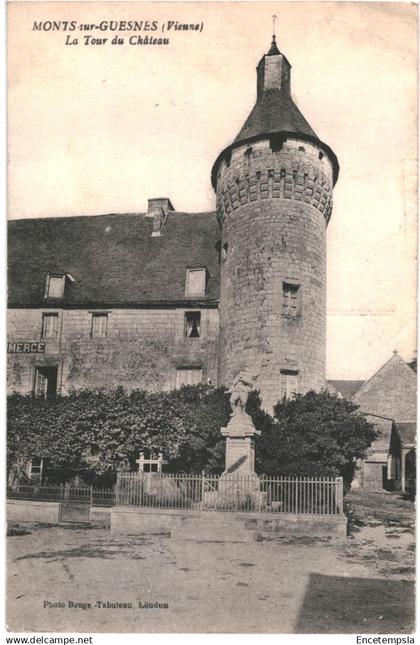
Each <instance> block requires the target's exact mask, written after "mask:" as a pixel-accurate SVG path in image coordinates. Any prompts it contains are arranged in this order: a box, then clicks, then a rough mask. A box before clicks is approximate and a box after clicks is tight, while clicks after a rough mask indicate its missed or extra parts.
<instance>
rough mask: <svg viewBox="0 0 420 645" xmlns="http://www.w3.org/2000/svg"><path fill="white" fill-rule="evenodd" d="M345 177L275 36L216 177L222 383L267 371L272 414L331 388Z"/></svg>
mask: <svg viewBox="0 0 420 645" xmlns="http://www.w3.org/2000/svg"><path fill="white" fill-rule="evenodd" d="M338 169H339V167H338V162H337V158H336V156H335V154H334V152H333V151H332V150H331V148H329V147H328V146H327V145H326V144H325V143H323V142H322V141H321V140H320V139H319V138H318V137H317V135H316V134H315V132H314V131H313V130H312V128H311V126H310V125H309V124H308V122H307V121H306V119H305V118H304V117H303V115H302V114H301V112H300V111H299V109H298V108H297V106H296V105H295V103H294V101H293V99H292V97H291V93H290V63H289V61H288V60H287V58H286V57H285V56H284V54H282V53H281V52H280V51H279V50H278V48H277V45H276V41H275V37H274V36H273V41H272V44H271V47H270V50H269V52H268V54H266V55H265V56H263V57H262V59H261V60H260V62H259V64H258V67H257V101H256V104H255V106H254V108H253V110H252V111H251V113H250V115H249V117H248V118H247V120H246V121H245V124H244V126H243V127H242V129H241V130H240V132H239V134H238V136H237V137H236V139H235V140H234V141H233V143H232V144H231V145H230V146H228V147H227V148H226V149H225V150H223V151H222V152H221V153H220V155H219V156H218V158H217V160H216V162H215V164H214V166H213V170H212V183H213V187H214V189H215V191H216V194H217V213H218V219H219V224H220V227H221V295H220V325H221V327H220V350H219V383H220V384H225V385H230V384H231V383H232V380H233V378H234V377H235V376H236V374H237V373H238V372H239V371H240V370H241V369H243V368H245V367H248V368H252V366H253V365H255V364H256V363H258V361H260V362H259V367H258V368H257V369H256V372H259V376H258V378H257V380H256V381H255V387H256V388H257V389H259V390H260V392H261V396H262V399H263V405H264V407H265V409H267V410H270V409H271V408H272V406H273V405H274V404H275V403H276V402H277V401H278V400H279V399H282V398H283V397H284V396H285V395H286V396H291V394H292V393H293V392H301V393H304V392H307V391H308V390H310V389H315V390H319V389H320V388H322V387H324V385H325V327H326V227H327V224H328V220H329V218H330V216H331V210H332V189H333V186H334V184H335V182H336V180H337V176H338ZM261 359H263V360H262V362H261Z"/></svg>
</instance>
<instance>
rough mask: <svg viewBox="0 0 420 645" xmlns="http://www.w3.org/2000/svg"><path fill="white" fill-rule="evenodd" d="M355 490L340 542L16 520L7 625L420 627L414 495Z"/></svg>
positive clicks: (302, 629)
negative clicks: (201, 536) (189, 536)
mask: <svg viewBox="0 0 420 645" xmlns="http://www.w3.org/2000/svg"><path fill="white" fill-rule="evenodd" d="M346 500H347V505H348V510H349V511H350V518H351V520H350V523H349V531H350V534H349V537H348V539H347V540H346V542H345V544H342V545H336V546H333V545H328V544H325V543H316V542H311V541H309V540H303V541H302V540H301V541H298V540H294V541H290V542H288V543H284V542H283V543H279V542H272V541H270V542H266V541H264V542H252V543H235V542H233V541H232V542H229V541H222V540H220V541H218V540H217V536H212V539H209V540H208V541H187V542H177V541H176V540H172V539H170V538H167V537H164V536H140V535H137V536H123V537H121V536H112V535H111V534H110V533H109V531H108V530H107V529H101V528H85V527H80V526H72V525H68V526H53V527H46V526H42V525H26V526H24V525H20V526H12V527H11V529H12V530H11V533H12V535H11V536H10V537H9V538H8V569H7V576H8V602H7V622H8V629H9V630H11V631H54V632H60V631H76V632H77V631H80V632H130V633H136V632H189V633H191V632H236V633H238V632H239V633H258V632H262V633H372V632H374V633H408V632H412V631H413V629H414V582H413V578H414V561H415V554H414V515H413V505H412V503H411V502H404V501H402V500H400V498H399V497H398V496H396V495H386V494H378V496H375V495H372V494H370V495H366V494H362V493H352V494H351V495H350V496H348V497H347V498H346ZM19 533H21V534H19ZM213 538H214V539H213ZM71 603H74V604H75V605H76V606H71ZM101 603H102V605H105V606H102V605H101ZM107 603H110V604H111V605H113V604H116V603H122V604H126V605H127V604H129V603H131V607H114V606H111V607H110V606H107ZM155 603H158V604H160V607H159V606H157V607H155ZM54 605H57V606H54ZM61 605H64V606H61ZM77 605H78V606H77ZM88 605H90V607H89V606H88ZM150 605H152V606H150Z"/></svg>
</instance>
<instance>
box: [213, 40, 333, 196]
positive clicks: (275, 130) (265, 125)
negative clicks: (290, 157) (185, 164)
mask: <svg viewBox="0 0 420 645" xmlns="http://www.w3.org/2000/svg"><path fill="white" fill-rule="evenodd" d="M289 72H290V63H289V62H288V60H287V58H286V57H285V56H284V54H282V53H281V52H280V51H279V49H278V47H277V44H276V40H275V37H274V36H273V41H272V43H271V47H270V49H269V51H268V53H267V54H266V55H265V56H263V57H262V59H261V61H260V63H259V64H258V67H257V94H258V96H257V102H256V103H255V105H254V107H253V109H252V110H251V113H250V115H249V116H248V118H247V120H246V121H245V123H244V125H243V126H242V128H241V130H240V131H239V134H238V135H237V137H236V138H235V139H234V141H233V142H232V143H231V144H230V145H229V146H228V147H227V148H225V149H224V150H223V151H222V152H221V153H220V154H219V156H218V157H217V159H216V161H215V163H214V165H213V169H212V184H213V187H214V188H216V183H217V172H218V168H219V164H220V162H221V160H222V159H223V158H228V157H229V155H230V152H231V150H232V148H234V147H236V146H238V145H240V144H244V143H248V142H249V143H251V142H252V141H255V140H256V139H259V138H262V137H264V136H267V135H273V134H280V135H285V136H292V137H293V136H296V137H298V138H299V137H300V138H302V139H304V140H308V141H310V142H313V143H315V144H316V145H318V146H319V147H320V148H321V149H322V150H324V152H325V153H326V154H327V156H328V157H329V158H330V160H331V162H332V165H333V180H334V183H335V182H336V180H337V177H338V171H339V166H338V161H337V157H336V156H335V154H334V152H333V151H332V150H331V148H330V147H329V146H328V145H326V144H325V143H324V142H323V141H321V140H320V139H319V138H318V136H317V134H316V133H315V131H314V130H313V129H312V128H311V126H310V125H309V123H308V122H307V120H306V119H305V117H304V116H303V114H302V112H301V111H300V110H299V108H298V107H297V105H296V104H295V102H294V101H293V99H292V96H291V93H290V73H289Z"/></svg>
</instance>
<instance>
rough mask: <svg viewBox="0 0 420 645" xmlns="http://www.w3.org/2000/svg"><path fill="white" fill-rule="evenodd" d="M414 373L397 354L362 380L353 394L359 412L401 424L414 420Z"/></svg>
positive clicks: (415, 404)
mask: <svg viewBox="0 0 420 645" xmlns="http://www.w3.org/2000/svg"><path fill="white" fill-rule="evenodd" d="M416 386H417V378H416V374H415V372H414V371H413V370H412V369H411V367H409V366H408V365H407V363H406V362H405V361H404V360H403V359H402V358H401V356H400V355H399V354H398V353H394V354H393V355H392V356H391V358H390V359H389V360H388V361H387V362H386V363H385V364H384V365H383V366H382V367H381V368H380V369H379V370H378V371H377V372H375V374H374V375H373V376H371V378H370V379H368V380H367V381H365V382H364V383H363V385H362V386H361V387H360V389H359V390H358V391H357V392H356V394H355V395H354V398H353V400H354V402H355V403H357V404H358V405H359V406H360V411H361V412H366V413H371V414H377V415H381V416H384V417H388V418H391V419H394V420H395V421H396V422H397V423H398V422H401V421H415V419H416V407H417V393H416V391H417V387H416Z"/></svg>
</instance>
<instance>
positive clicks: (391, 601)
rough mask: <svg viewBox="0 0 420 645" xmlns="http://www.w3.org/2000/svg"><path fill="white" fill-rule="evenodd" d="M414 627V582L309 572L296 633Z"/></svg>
mask: <svg viewBox="0 0 420 645" xmlns="http://www.w3.org/2000/svg"><path fill="white" fill-rule="evenodd" d="M413 629H414V582H411V581H409V580H382V579H375V578H352V577H340V576H324V575H319V574H311V575H310V577H309V583H308V586H307V588H306V591H305V596H304V600H303V604H302V606H301V608H300V612H299V616H298V619H297V622H296V626H295V633H297V634H329V633H332V634H337V633H341V634H349V633H357V632H361V633H372V632H375V633H377V634H389V633H403V632H404V633H406V632H412V631H413Z"/></svg>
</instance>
